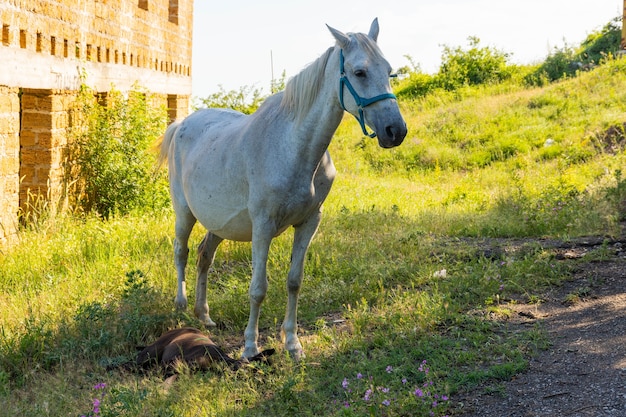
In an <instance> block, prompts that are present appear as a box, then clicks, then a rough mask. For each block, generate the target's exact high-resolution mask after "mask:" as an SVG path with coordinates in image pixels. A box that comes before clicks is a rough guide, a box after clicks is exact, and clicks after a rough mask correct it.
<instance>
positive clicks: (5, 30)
mask: <svg viewBox="0 0 626 417" xmlns="http://www.w3.org/2000/svg"><path fill="white" fill-rule="evenodd" d="M9 35H10V32H9V25H2V44H3V45H4V46H9V45H10V44H11V38H10V37H9Z"/></svg>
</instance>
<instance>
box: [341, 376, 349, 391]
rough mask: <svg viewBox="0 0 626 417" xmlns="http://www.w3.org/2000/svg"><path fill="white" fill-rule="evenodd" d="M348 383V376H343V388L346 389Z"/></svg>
mask: <svg viewBox="0 0 626 417" xmlns="http://www.w3.org/2000/svg"><path fill="white" fill-rule="evenodd" d="M348 385H350V383H349V382H348V378H344V379H343V381H342V382H341V386H342V387H343V389H348Z"/></svg>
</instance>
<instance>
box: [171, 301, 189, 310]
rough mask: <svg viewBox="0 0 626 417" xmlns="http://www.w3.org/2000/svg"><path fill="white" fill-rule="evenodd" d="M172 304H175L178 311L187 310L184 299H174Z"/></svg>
mask: <svg viewBox="0 0 626 417" xmlns="http://www.w3.org/2000/svg"><path fill="white" fill-rule="evenodd" d="M174 305H175V306H176V310H178V311H185V310H187V300H184V301H179V300H176V301H175V302H174Z"/></svg>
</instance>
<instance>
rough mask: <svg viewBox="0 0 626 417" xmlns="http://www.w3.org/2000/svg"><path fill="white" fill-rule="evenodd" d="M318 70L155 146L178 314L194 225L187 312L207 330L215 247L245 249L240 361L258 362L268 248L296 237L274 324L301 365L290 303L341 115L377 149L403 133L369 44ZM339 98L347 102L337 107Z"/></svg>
mask: <svg viewBox="0 0 626 417" xmlns="http://www.w3.org/2000/svg"><path fill="white" fill-rule="evenodd" d="M328 29H329V30H330V32H331V33H332V35H333V36H334V38H335V39H336V41H337V42H336V45H335V46H334V47H331V48H329V49H328V50H327V51H326V52H325V53H324V54H323V55H322V56H320V57H319V58H318V59H317V60H316V61H314V62H313V63H311V64H310V65H309V66H307V67H306V68H305V69H304V70H302V72H300V73H299V74H297V75H296V76H294V77H293V78H292V79H291V80H289V82H288V83H287V85H286V88H285V90H284V91H283V92H279V93H277V94H275V95H273V96H271V97H269V98H267V100H265V102H264V103H263V104H262V105H261V106H260V107H259V109H258V110H257V111H256V112H255V113H254V114H251V115H244V114H241V113H239V112H235V111H232V110H223V109H202V110H198V111H196V112H194V113H193V114H191V115H190V116H188V117H187V118H186V119H184V120H183V121H182V122H174V123H172V124H171V125H170V126H169V127H168V128H167V130H166V132H165V135H164V136H163V138H162V142H161V144H160V156H159V163H160V164H162V163H164V162H165V161H166V160H169V181H170V193H171V197H172V204H173V206H174V210H175V212H176V226H175V227H176V240H175V243H174V261H175V264H176V270H177V274H178V292H177V295H176V306H177V307H178V308H181V309H185V308H186V307H187V294H186V287H185V266H186V264H187V257H188V253H189V249H188V240H189V235H190V234H191V230H192V228H193V226H194V225H195V223H196V221H199V222H200V223H201V224H202V225H203V226H204V227H205V228H206V229H207V234H206V236H205V237H204V239H203V240H202V242H201V243H200V246H199V248H198V279H197V286H196V303H195V308H194V312H195V314H196V316H197V317H198V318H199V319H200V320H202V322H204V323H205V324H206V325H215V323H214V322H213V321H212V320H211V318H210V316H209V306H208V304H207V298H206V297H207V294H206V293H207V271H208V269H209V267H210V265H211V264H212V262H213V260H214V258H215V251H216V249H217V247H218V245H219V244H220V242H221V241H222V240H223V239H229V240H237V241H252V281H251V283H250V290H249V297H250V317H249V321H248V325H247V327H246V330H245V348H244V352H243V356H244V357H253V356H255V355H257V354H258V353H259V349H258V345H257V339H258V320H259V313H260V308H261V303H262V302H263V299H264V298H265V294H266V290H267V286H268V282H267V276H266V263H267V256H268V252H269V247H270V242H271V240H272V239H273V238H274V237H276V236H278V235H279V234H281V233H282V232H283V231H284V230H285V229H287V228H288V227H289V226H293V227H294V228H295V232H294V238H293V249H292V255H291V267H290V270H289V274H288V277H287V289H288V293H289V295H288V300H287V311H286V314H285V320H284V322H283V324H282V335H283V338H284V342H285V348H286V349H287V351H289V352H290V353H291V354H292V355H293V356H294V357H296V358H298V357H300V356H301V355H302V345H301V344H300V341H299V340H298V336H297V322H296V312H297V302H298V293H299V291H300V285H301V283H302V275H303V269H304V259H305V255H306V252H307V250H308V248H309V244H310V242H311V239H312V238H313V235H314V234H315V232H316V230H317V227H318V225H319V223H320V218H321V208H322V203H323V202H324V200H325V199H326V196H327V195H328V192H329V191H330V187H331V185H332V183H333V179H334V177H335V167H334V165H333V163H332V161H331V158H330V155H329V154H328V152H327V148H328V145H329V144H330V141H331V139H332V137H333V134H334V133H335V130H336V129H337V127H338V126H339V123H340V122H341V119H342V116H343V112H344V110H346V111H348V112H349V113H351V114H352V115H354V116H355V117H356V118H357V120H359V123H360V124H361V127H362V129H363V132H364V133H366V134H367V132H366V125H367V126H369V128H370V129H372V130H373V131H374V132H373V133H372V134H369V136H371V137H374V136H378V143H379V145H380V146H381V147H383V148H391V147H394V146H398V145H400V144H401V143H402V141H403V140H404V137H405V136H406V133H407V128H406V124H405V122H404V120H403V118H402V116H401V114H400V111H399V109H398V103H397V101H396V98H395V96H394V95H393V94H392V93H391V87H390V85H389V76H390V72H391V67H390V65H389V63H388V62H387V61H386V60H385V58H384V57H383V55H382V53H381V51H380V49H379V47H378V45H377V44H376V39H377V37H378V20H377V19H375V20H374V21H373V22H372V25H371V27H370V30H369V34H368V35H365V34H363V33H348V34H344V33H342V32H340V31H338V30H336V29H333V28H331V27H330V26H328ZM344 95H345V97H344Z"/></svg>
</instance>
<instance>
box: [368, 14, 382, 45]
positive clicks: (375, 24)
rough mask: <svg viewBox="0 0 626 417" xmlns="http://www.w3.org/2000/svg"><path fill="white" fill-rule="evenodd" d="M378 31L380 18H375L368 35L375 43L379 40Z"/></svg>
mask: <svg viewBox="0 0 626 417" xmlns="http://www.w3.org/2000/svg"><path fill="white" fill-rule="evenodd" d="M378 30H379V28H378V18H375V19H374V21H373V22H372V25H371V26H370V32H369V33H368V34H367V36H369V37H370V38H372V39H373V40H374V42H376V41H377V40H378Z"/></svg>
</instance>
